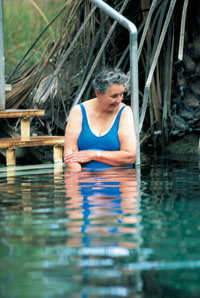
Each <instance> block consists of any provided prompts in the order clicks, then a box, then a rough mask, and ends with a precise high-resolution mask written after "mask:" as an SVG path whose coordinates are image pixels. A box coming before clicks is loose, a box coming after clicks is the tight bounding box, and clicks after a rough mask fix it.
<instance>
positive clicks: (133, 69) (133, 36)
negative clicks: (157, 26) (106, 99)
mask: <svg viewBox="0 0 200 298" xmlns="http://www.w3.org/2000/svg"><path fill="white" fill-rule="evenodd" d="M90 1H91V2H93V3H94V4H95V5H96V6H98V7H99V8H100V9H102V10H103V11H104V12H105V13H107V14H108V15H109V16H111V17H112V18H113V19H115V20H116V21H117V22H118V23H120V24H121V25H122V26H123V27H125V28H126V29H128V30H129V33H130V86H131V107H132V110H133V115H134V121H135V131H136V137H137V156H136V165H140V134H139V98H138V45H137V28H136V26H135V25H134V24H133V23H132V22H130V21H129V20H128V19H127V18H125V17H124V16H123V15H121V14H120V13H119V12H118V11H116V10H115V9H113V8H112V7H111V6H109V5H108V4H106V3H105V2H104V1H102V0H90Z"/></svg>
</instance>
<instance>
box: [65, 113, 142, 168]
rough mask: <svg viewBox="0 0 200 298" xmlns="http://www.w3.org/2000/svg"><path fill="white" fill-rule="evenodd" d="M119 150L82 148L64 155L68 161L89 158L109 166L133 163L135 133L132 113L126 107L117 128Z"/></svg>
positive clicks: (82, 161) (135, 144)
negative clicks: (82, 149)
mask: <svg viewBox="0 0 200 298" xmlns="http://www.w3.org/2000/svg"><path fill="white" fill-rule="evenodd" d="M118 135H119V140H120V150H118V151H101V150H84V151H79V152H78V151H76V152H73V153H72V154H69V155H68V156H67V157H66V161H67V162H69V163H74V162H78V163H85V162H89V161H91V160H95V161H99V162H102V163H107V164H109V165H111V166H126V165H130V164H133V163H134V162H135V159H136V148H137V139H136V134H135V127H134V119H133V113H132V110H131V108H130V107H126V108H125V109H124V110H123V111H122V114H121V118H120V122H119V130H118Z"/></svg>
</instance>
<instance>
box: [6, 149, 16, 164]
mask: <svg viewBox="0 0 200 298" xmlns="http://www.w3.org/2000/svg"><path fill="white" fill-rule="evenodd" d="M6 165H7V166H15V165H16V155H15V149H9V148H8V149H7V150H6Z"/></svg>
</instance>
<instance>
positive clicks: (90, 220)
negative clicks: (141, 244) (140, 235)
mask: <svg viewBox="0 0 200 298" xmlns="http://www.w3.org/2000/svg"><path fill="white" fill-rule="evenodd" d="M65 186H66V198H67V199H66V209H67V211H66V213H67V215H68V218H69V219H70V220H69V222H68V223H67V229H68V231H72V232H75V233H72V235H71V237H70V239H69V240H68V242H67V243H68V244H70V245H72V246H82V245H83V243H84V244H87V245H90V244H92V245H95V244H96V242H98V240H97V239H95V238H93V237H90V234H91V232H92V233H97V234H99V233H103V235H104V238H105V237H107V236H108V237H109V235H110V234H112V241H110V240H109V243H108V245H109V246H110V245H111V242H113V243H116V242H115V241H116V240H115V237H119V234H120V233H127V234H135V233H136V225H135V224H137V221H138V220H137V213H138V200H137V195H138V192H137V180H136V171H135V170H126V175H124V172H123V170H121V171H120V170H118V171H109V172H104V173H103V174H102V173H88V172H82V173H78V174H69V173H68V172H66V173H65ZM76 233H82V235H81V237H82V239H81V238H80V235H79V234H76ZM117 234H118V235H117ZM104 245H105V242H104ZM118 245H119V246H122V247H128V248H134V247H135V246H136V243H134V242H132V241H131V242H129V241H123V243H118Z"/></svg>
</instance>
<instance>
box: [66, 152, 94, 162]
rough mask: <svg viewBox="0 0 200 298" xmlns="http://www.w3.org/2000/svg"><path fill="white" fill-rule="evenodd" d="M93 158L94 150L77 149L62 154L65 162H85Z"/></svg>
mask: <svg viewBox="0 0 200 298" xmlns="http://www.w3.org/2000/svg"><path fill="white" fill-rule="evenodd" d="M93 159H94V150H84V151H77V152H73V153H69V154H65V155H64V161H65V163H66V164H67V163H85V162H89V161H91V160H93Z"/></svg>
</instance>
